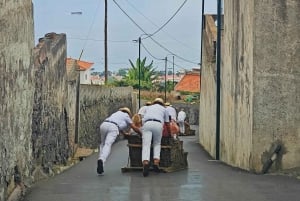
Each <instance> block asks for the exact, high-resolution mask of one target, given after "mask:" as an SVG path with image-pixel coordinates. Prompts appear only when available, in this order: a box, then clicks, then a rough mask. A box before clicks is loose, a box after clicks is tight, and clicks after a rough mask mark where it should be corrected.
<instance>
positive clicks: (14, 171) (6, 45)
mask: <svg viewBox="0 0 300 201" xmlns="http://www.w3.org/2000/svg"><path fill="white" fill-rule="evenodd" d="M0 10H1V11H0V27H1V29H0V36H1V37H0V105H1V106H0V201H4V200H6V199H7V197H8V195H9V194H11V193H12V191H13V189H14V188H15V187H16V186H19V184H20V180H21V179H23V178H24V177H28V176H29V175H30V170H31V168H32V163H31V159H32V144H31V133H32V129H31V121H32V109H33V104H32V103H33V94H34V74H33V67H32V66H33V65H32V64H33V61H32V49H33V47H34V34H33V15H32V3H31V1H30V0H23V1H13V0H6V1H0ZM19 187H20V186H19Z"/></svg>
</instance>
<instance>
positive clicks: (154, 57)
mask: <svg viewBox="0 0 300 201" xmlns="http://www.w3.org/2000/svg"><path fill="white" fill-rule="evenodd" d="M141 45H142V47H143V48H144V50H145V51H146V52H147V53H148V54H149V55H150V56H151V57H152V58H153V59H156V60H165V59H160V58H158V57H156V56H154V55H153V54H152V53H151V52H150V51H149V50H148V49H147V48H146V46H145V45H144V44H143V43H141ZM167 62H169V63H170V61H169V60H167ZM172 64H173V63H172ZM174 65H175V66H177V67H178V68H181V69H184V70H185V68H183V67H182V66H179V65H177V64H176V63H174Z"/></svg>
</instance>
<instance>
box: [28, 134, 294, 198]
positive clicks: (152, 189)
mask: <svg viewBox="0 0 300 201" xmlns="http://www.w3.org/2000/svg"><path fill="white" fill-rule="evenodd" d="M180 139H181V140H183V141H184V142H183V146H184V150H185V151H187V152H188V163H189V168H188V169H186V170H181V171H177V172H172V173H154V172H150V174H149V176H148V177H143V175H142V172H141V171H135V172H126V173H122V172H121V168H122V167H125V166H127V163H128V147H127V146H126V144H127V141H126V140H121V141H119V142H117V143H116V144H114V145H113V148H112V153H111V155H110V157H109V159H108V161H107V163H106V164H105V167H104V171H105V173H104V175H102V176H98V175H97V174H96V162H97V157H98V153H95V154H93V155H91V156H90V157H88V158H86V159H85V160H83V161H81V162H80V163H78V164H77V165H75V166H74V167H72V168H70V169H68V170H66V171H65V172H63V173H62V174H60V175H57V176H55V177H52V178H50V179H48V180H45V181H42V182H39V183H37V184H36V185H35V186H34V187H33V188H32V189H31V190H30V191H29V192H28V193H27V195H26V197H25V199H24V200H25V201H42V200H43V201H99V200H100V201H196V200H197V201H299V200H300V180H297V179H295V178H292V177H287V176H276V175H256V174H251V173H248V172H245V171H242V170H239V169H236V168H232V167H229V166H227V165H225V164H223V163H221V162H218V161H214V160H211V158H210V157H209V156H208V155H207V154H206V152H205V151H203V149H202V148H201V146H200V145H199V143H198V142H197V139H196V137H195V136H188V137H187V136H185V137H181V138H180Z"/></svg>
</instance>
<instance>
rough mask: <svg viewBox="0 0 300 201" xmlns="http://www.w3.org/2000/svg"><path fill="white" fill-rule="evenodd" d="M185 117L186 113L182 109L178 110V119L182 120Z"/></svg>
mask: <svg viewBox="0 0 300 201" xmlns="http://www.w3.org/2000/svg"><path fill="white" fill-rule="evenodd" d="M185 118H186V113H185V112H184V111H180V112H178V117H177V119H178V121H184V120H185Z"/></svg>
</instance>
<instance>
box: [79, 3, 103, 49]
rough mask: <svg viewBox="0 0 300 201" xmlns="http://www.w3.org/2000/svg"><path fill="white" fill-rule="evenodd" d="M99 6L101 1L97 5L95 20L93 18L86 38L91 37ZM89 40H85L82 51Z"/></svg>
mask: <svg viewBox="0 0 300 201" xmlns="http://www.w3.org/2000/svg"><path fill="white" fill-rule="evenodd" d="M99 7H100V2H99V3H98V5H97V8H96V12H95V14H94V17H93V20H92V23H91V25H90V28H89V31H88V34H87V36H86V38H88V37H89V35H90V33H91V31H92V28H93V26H94V23H95V19H96V15H97V12H98V9H99ZM87 41H88V40H86V41H85V43H84V45H83V48H82V51H83V49H85V47H86V44H87Z"/></svg>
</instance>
